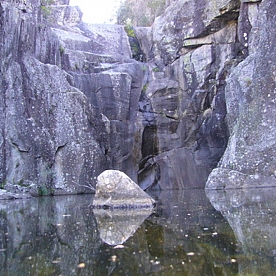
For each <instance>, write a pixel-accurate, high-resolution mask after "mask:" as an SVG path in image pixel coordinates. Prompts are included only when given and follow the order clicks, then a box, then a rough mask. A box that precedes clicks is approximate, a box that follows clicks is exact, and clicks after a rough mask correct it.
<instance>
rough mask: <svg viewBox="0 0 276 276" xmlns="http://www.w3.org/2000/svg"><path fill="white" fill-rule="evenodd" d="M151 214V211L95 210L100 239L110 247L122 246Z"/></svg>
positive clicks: (148, 209)
mask: <svg viewBox="0 0 276 276" xmlns="http://www.w3.org/2000/svg"><path fill="white" fill-rule="evenodd" d="M151 213H152V209H150V208H147V209H145V208H144V209H131V210H122V209H116V210H103V209H95V210H94V214H95V217H96V220H97V225H98V230H99V231H100V238H101V239H102V241H103V242H105V243H107V244H110V245H118V244H123V243H124V242H125V241H126V240H128V239H129V238H130V237H131V236H132V235H133V234H134V233H135V232H136V230H137V229H138V227H139V226H140V225H141V224H142V223H143V222H144V220H145V219H146V218H147V217H148V216H149V215H150V214H151Z"/></svg>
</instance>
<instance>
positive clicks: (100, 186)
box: [93, 170, 154, 209]
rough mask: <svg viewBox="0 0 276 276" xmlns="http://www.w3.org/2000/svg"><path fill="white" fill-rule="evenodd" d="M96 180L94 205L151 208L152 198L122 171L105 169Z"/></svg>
mask: <svg viewBox="0 0 276 276" xmlns="http://www.w3.org/2000/svg"><path fill="white" fill-rule="evenodd" d="M97 181H98V182H97V186H96V195H95V197H94V200H93V206H94V207H102V208H105V207H108V208H139V209H141V208H153V204H154V200H153V199H152V198H151V197H150V196H149V195H148V194H147V193H145V192H144V191H143V190H142V189H141V188H140V187H139V186H138V185H137V184H136V183H135V182H133V181H132V180H131V179H130V178H129V177H128V176H127V175H126V174H125V173H123V172H120V171H117V170H106V171H104V172H103V173H101V174H100V175H99V176H98V178H97Z"/></svg>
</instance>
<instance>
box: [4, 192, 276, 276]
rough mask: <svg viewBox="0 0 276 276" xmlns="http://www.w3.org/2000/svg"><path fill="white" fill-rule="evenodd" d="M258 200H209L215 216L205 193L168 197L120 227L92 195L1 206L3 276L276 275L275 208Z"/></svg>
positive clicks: (219, 197) (162, 196) (220, 196)
mask: <svg viewBox="0 0 276 276" xmlns="http://www.w3.org/2000/svg"><path fill="white" fill-rule="evenodd" d="M259 194H260V192H258V193H257V194H256V196H253V197H249V196H244V195H242V196H240V195H235V196H234V197H233V196H232V197H231V196H227V195H225V194H220V193H216V194H213V195H210V194H208V196H209V197H210V199H211V201H212V204H213V205H214V206H215V208H216V209H217V210H216V209H215V208H214V207H213V206H212V204H211V203H210V201H209V200H208V198H207V197H206V195H205V192H204V191H203V190H189V191H181V192H180V191H175V192H174V191H170V192H162V193H161V194H160V195H159V198H158V209H157V210H156V212H155V213H154V214H152V215H150V216H149V217H147V218H146V219H145V217H146V216H147V214H144V215H145V217H143V216H140V217H139V218H137V219H136V220H135V219H134V218H135V216H129V215H127V214H121V215H120V216H119V217H121V218H123V219H122V220H119V221H120V222H119V223H117V224H116V227H115V228H114V224H113V223H114V217H116V216H117V215H114V214H113V215H112V217H110V214H106V213H105V214H99V213H98V214H97V213H96V212H95V210H93V209H92V208H91V206H90V204H91V202H92V195H86V196H70V197H53V198H51V197H48V198H35V199H28V200H27V199H26V200H17V201H12V202H11V201H1V202H0V275H13V276H14V275H23V276H25V275H66V276H67V275H97V276H101V275H132V276H135V275H164V276H167V275H239V272H240V273H241V274H240V275H273V273H272V274H271V273H270V272H271V271H273V270H274V269H275V267H274V266H275V259H274V255H275V252H276V251H275V249H276V246H275V238H274V237H275V230H274V227H275V218H274V213H275V212H276V205H275V204H276V203H274V201H273V195H270V194H271V193H268V194H267V196H266V197H262V196H260V195H259ZM258 196H259V197H258ZM269 202H270V203H269ZM268 209H269V210H268ZM93 212H95V214H94V213H93ZM222 214H223V215H222ZM106 216H107V219H105V217H106ZM111 218H112V219H111ZM225 218H226V219H225ZM132 219H133V220H132ZM144 219H145V221H144V222H143V220H144ZM253 219H254V220H253ZM134 220H135V223H134ZM127 221H128V222H129V224H123V222H127ZM110 222H112V224H111V225H110ZM121 223H122V224H121ZM140 223H141V225H140ZM126 225H135V227H134V228H137V229H136V232H135V230H134V228H132V229H131V230H129V229H128V227H126ZM230 226H231V227H230ZM114 229H116V231H117V232H118V229H120V230H121V236H120V237H119V238H118V239H117V238H116V235H115V233H116V231H115V230H114ZM232 229H233V230H234V231H233V230H232ZM108 230H110V232H109V233H107V232H108ZM112 233H114V236H113V237H112ZM129 234H130V237H128V236H129ZM264 236H266V238H265V237H264ZM122 243H123V245H120V246H118V245H117V246H116V245H115V244H122ZM260 259H261V260H262V262H261V261H259V260H260Z"/></svg>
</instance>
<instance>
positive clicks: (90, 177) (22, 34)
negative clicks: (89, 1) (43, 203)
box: [0, 0, 275, 195]
mask: <svg viewBox="0 0 276 276" xmlns="http://www.w3.org/2000/svg"><path fill="white" fill-rule="evenodd" d="M68 4H69V0H60V1H47V0H43V1H34V0H24V1H23V0H3V1H1V3H0V66H1V67H0V68H1V69H0V70H1V71H0V93H1V98H0V111H1V112H0V125H1V135H0V148H1V155H0V183H1V184H0V187H1V188H6V190H7V191H12V189H11V187H12V185H17V186H20V187H22V188H24V191H29V192H31V193H32V194H34V195H49V194H74V193H85V192H89V191H90V190H89V189H87V186H92V187H95V184H96V177H97V176H98V175H99V174H100V173H101V172H103V171H104V170H106V169H117V170H121V171H123V172H125V173H126V174H127V175H129V176H130V177H131V178H132V179H133V180H134V181H135V182H137V181H138V182H139V185H140V186H141V187H142V188H143V189H145V190H146V189H182V188H189V187H193V188H195V187H204V186H205V183H206V180H207V178H208V176H209V174H210V172H211V171H212V170H213V169H214V168H216V167H217V165H218V162H219V161H220V159H221V157H222V156H223V158H222V160H221V162H220V163H219V168H218V169H216V170H215V171H213V173H212V175H211V176H210V178H209V182H208V185H207V187H208V188H220V187H222V186H223V185H224V184H218V183H220V181H221V182H224V179H225V177H226V179H229V177H227V174H228V172H229V171H230V174H231V175H233V174H235V175H241V176H242V177H243V178H247V176H249V178H250V179H251V178H254V179H256V178H258V177H261V175H264V176H265V177H266V181H265V183H272V182H273V180H274V174H275V158H274V152H275V145H274V144H275V143H274V136H275V135H274V134H275V129H274V127H273V123H272V122H273V118H274V117H273V116H274V115H273V114H274V96H275V95H274V94H275V93H274V90H275V87H274V84H275V82H274V79H275V76H274V71H275V64H274V55H275V51H274V48H275V41H274V37H273V31H272V30H274V27H275V26H274V25H275V20H274V19H275V18H274V13H273V11H274V9H275V5H274V3H273V1H271V0H263V1H261V0H259V1H258V0H250V1H249V0H243V1H240V0H220V1H206V0H200V1H192V0H177V1H167V4H170V5H169V6H168V8H167V9H166V10H165V12H164V14H162V15H161V16H160V17H158V18H157V19H156V20H155V22H154V24H153V26H152V27H151V28H135V35H136V37H135V38H133V37H132V38H128V36H127V34H126V32H125V30H124V28H123V26H115V25H89V24H86V23H83V22H82V20H81V17H82V13H81V11H80V9H79V8H78V7H71V6H69V5H68ZM129 40H130V42H129ZM134 40H135V43H134V44H133V41H134ZM137 40H138V42H139V45H138V44H137ZM131 47H132V49H131ZM133 47H134V48H135V49H133ZM137 51H138V52H139V53H137ZM134 57H135V58H136V59H137V60H135V59H134ZM229 137H230V140H229V142H228V139H229ZM227 145H228V146H227ZM226 147H227V149H226ZM225 150H226V151H225ZM225 173H226V174H225ZM224 174H225V175H226V176H224ZM219 179H220V180H219ZM216 183H217V184H216ZM248 183H249V184H248V185H249V186H252V185H253V186H254V185H255V184H252V182H250V181H249V182H248ZM7 184H8V185H7ZM225 185H226V186H228V185H227V184H225ZM229 185H230V184H229ZM233 185H234V184H233ZM233 185H232V184H231V185H230V186H229V187H233ZM246 185H247V184H246ZM234 186H235V185H234ZM240 186H243V184H242V183H241V184H240Z"/></svg>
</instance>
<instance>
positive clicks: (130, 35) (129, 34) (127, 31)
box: [124, 21, 135, 37]
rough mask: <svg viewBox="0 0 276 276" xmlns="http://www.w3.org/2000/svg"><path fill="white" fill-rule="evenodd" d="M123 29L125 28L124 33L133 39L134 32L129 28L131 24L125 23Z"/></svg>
mask: <svg viewBox="0 0 276 276" xmlns="http://www.w3.org/2000/svg"><path fill="white" fill-rule="evenodd" d="M124 28H125V31H126V33H127V35H128V37H135V32H134V29H133V27H132V26H131V22H129V21H127V23H126V25H125V27H124Z"/></svg>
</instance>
